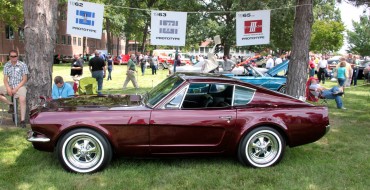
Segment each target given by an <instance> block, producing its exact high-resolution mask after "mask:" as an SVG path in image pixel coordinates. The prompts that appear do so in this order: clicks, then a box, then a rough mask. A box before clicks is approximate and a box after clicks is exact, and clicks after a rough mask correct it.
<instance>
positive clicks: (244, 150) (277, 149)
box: [238, 127, 285, 168]
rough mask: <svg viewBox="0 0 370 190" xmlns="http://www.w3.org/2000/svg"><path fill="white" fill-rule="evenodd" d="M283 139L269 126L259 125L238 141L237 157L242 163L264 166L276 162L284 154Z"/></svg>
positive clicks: (258, 166)
mask: <svg viewBox="0 0 370 190" xmlns="http://www.w3.org/2000/svg"><path fill="white" fill-rule="evenodd" d="M284 151H285V139H284V138H283V137H282V136H281V134H280V133H279V132H278V131H277V130H275V129H273V128H271V127H259V128H256V129H253V130H252V131H251V132H249V133H248V134H247V135H246V136H245V137H244V138H243V139H242V141H241V142H240V145H239V151H238V157H239V161H240V162H241V163H243V164H245V165H246V164H248V165H250V166H252V167H256V168H264V167H269V166H272V165H275V164H277V163H278V162H279V161H280V160H281V158H282V157H283V155H284Z"/></svg>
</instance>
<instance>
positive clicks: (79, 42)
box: [78, 38, 81, 46]
mask: <svg viewBox="0 0 370 190" xmlns="http://www.w3.org/2000/svg"><path fill="white" fill-rule="evenodd" d="M78 46H81V38H78Z"/></svg>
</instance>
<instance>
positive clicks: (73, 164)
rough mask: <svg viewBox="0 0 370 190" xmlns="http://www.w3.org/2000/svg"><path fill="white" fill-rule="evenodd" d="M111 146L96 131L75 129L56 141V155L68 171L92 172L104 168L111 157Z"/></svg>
mask: <svg viewBox="0 0 370 190" xmlns="http://www.w3.org/2000/svg"><path fill="white" fill-rule="evenodd" d="M111 152H112V151H111V148H110V146H109V143H108V142H107V141H106V139H105V138H104V137H103V136H101V135H100V134H99V133H97V132H96V131H93V130H90V129H77V130H73V131H70V132H68V133H67V134H66V135H64V136H63V138H61V140H60V141H59V143H58V157H59V160H60V161H61V163H62V165H63V166H64V168H65V169H67V170H68V171H73V172H77V173H92V172H96V171H98V170H100V169H102V168H104V167H105V166H106V165H107V164H108V163H109V161H110V159H111Z"/></svg>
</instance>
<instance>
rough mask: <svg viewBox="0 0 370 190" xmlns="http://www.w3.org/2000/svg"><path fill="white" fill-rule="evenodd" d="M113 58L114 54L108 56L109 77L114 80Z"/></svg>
mask: <svg viewBox="0 0 370 190" xmlns="http://www.w3.org/2000/svg"><path fill="white" fill-rule="evenodd" d="M112 70H113V60H112V56H111V55H110V56H108V79H107V80H109V79H110V80H112Z"/></svg>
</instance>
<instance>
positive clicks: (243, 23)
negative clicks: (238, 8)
mask: <svg viewBox="0 0 370 190" xmlns="http://www.w3.org/2000/svg"><path fill="white" fill-rule="evenodd" d="M269 43H270V10H260V11H245V12H237V13H236V45H237V46H250V45H259V44H269Z"/></svg>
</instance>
